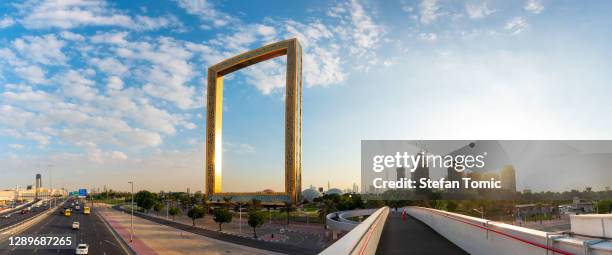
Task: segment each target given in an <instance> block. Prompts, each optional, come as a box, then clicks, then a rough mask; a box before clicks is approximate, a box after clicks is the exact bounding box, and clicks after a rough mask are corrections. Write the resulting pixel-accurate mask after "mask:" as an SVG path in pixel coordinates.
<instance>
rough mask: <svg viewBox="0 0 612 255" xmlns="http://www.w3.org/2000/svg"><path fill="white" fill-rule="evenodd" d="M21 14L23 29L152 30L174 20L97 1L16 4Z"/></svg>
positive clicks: (48, 0)
mask: <svg viewBox="0 0 612 255" xmlns="http://www.w3.org/2000/svg"><path fill="white" fill-rule="evenodd" d="M16 6H17V7H18V9H19V13H20V14H21V15H23V19H22V20H21V23H22V24H23V25H24V26H25V27H26V28H35V29H39V28H52V27H56V28H62V29H71V28H75V27H82V26H118V27H124V28H129V29H134V30H151V29H158V28H163V27H169V26H171V25H173V21H174V20H175V19H172V18H167V17H156V18H151V17H145V16H137V17H136V19H132V18H131V17H130V16H129V15H127V14H125V13H124V12H121V11H119V10H116V9H114V8H112V6H109V5H108V4H107V3H106V1H100V0H91V1H88V0H71V1H61V0H29V1H26V2H25V3H22V4H18V5H16Z"/></svg>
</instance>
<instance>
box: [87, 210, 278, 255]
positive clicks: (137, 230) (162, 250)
mask: <svg viewBox="0 0 612 255" xmlns="http://www.w3.org/2000/svg"><path fill="white" fill-rule="evenodd" d="M96 208H97V210H98V212H99V213H100V215H101V216H102V217H104V219H106V221H107V222H108V223H109V224H110V225H111V227H112V228H113V229H115V231H116V232H117V233H118V234H119V235H120V236H121V238H123V239H124V240H126V242H128V243H129V240H130V214H127V213H123V212H120V211H117V210H113V209H112V208H111V207H110V206H109V205H106V204H96ZM130 246H131V247H132V249H133V250H134V251H135V252H136V253H137V254H139V255H149V254H151V255H152V254H203V253H204V251H205V253H206V254H213V255H215V254H262V255H263V254H279V253H273V252H270V251H264V250H260V249H255V248H251V247H247V246H242V245H238V244H233V243H228V242H224V241H219V240H216V239H212V238H208V237H205V236H202V235H197V234H193V233H190V232H186V231H182V230H179V229H176V228H172V227H169V226H165V225H162V224H158V223H155V222H152V221H148V220H145V219H142V218H140V217H136V216H135V217H134V238H133V242H132V243H131V244H130Z"/></svg>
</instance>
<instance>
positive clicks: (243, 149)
mask: <svg viewBox="0 0 612 255" xmlns="http://www.w3.org/2000/svg"><path fill="white" fill-rule="evenodd" d="M223 151H225V152H229V153H235V154H253V153H256V152H257V151H256V150H255V147H253V145H250V144H246V143H241V144H234V143H223Z"/></svg>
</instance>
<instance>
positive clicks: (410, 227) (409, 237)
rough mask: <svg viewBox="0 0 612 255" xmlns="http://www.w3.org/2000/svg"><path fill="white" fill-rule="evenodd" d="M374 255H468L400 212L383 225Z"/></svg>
mask: <svg viewBox="0 0 612 255" xmlns="http://www.w3.org/2000/svg"><path fill="white" fill-rule="evenodd" d="M376 254H412V255H426V254H427V255H429V254H445V255H454V254H460V255H464V254H466V255H467V254H468V253H467V252H465V251H463V250H462V249H461V248H459V247H458V246H456V245H455V244H453V243H452V242H450V241H448V240H447V239H446V238H444V237H443V236H441V235H440V234H438V233H437V232H436V231H434V230H433V229H431V228H430V227H429V226H427V225H425V224H424V223H422V222H420V221H419V220H417V219H415V218H413V217H411V216H407V217H406V219H405V220H403V219H402V213H401V212H392V213H390V214H389V218H388V219H387V222H386V223H385V228H384V230H383V233H382V236H381V237H380V241H379V243H378V249H377V250H376Z"/></svg>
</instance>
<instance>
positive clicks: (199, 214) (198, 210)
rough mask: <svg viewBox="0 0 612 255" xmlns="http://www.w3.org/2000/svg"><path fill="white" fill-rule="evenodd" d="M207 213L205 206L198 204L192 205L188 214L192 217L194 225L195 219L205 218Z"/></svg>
mask: <svg viewBox="0 0 612 255" xmlns="http://www.w3.org/2000/svg"><path fill="white" fill-rule="evenodd" d="M205 214H206V211H205V210H204V208H203V207H201V206H199V205H196V206H194V207H192V208H191V209H189V211H188V212H187V216H189V218H191V221H192V223H193V226H195V220H196V219H201V218H204V215H205Z"/></svg>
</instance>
